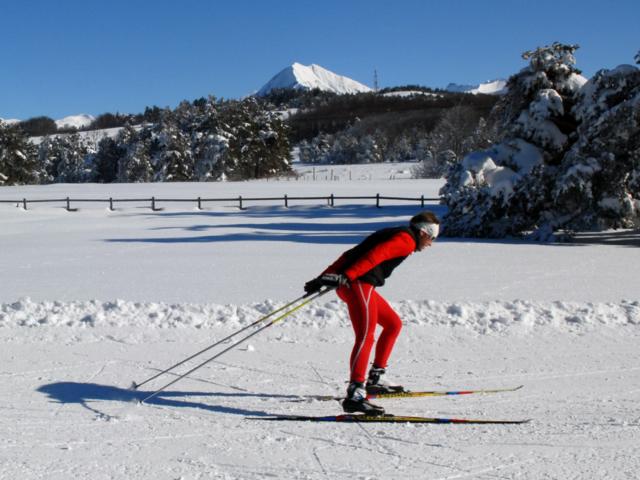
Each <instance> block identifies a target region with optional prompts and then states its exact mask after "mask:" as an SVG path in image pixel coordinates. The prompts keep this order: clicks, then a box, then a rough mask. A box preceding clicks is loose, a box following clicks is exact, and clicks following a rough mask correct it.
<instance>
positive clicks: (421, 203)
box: [420, 193, 424, 208]
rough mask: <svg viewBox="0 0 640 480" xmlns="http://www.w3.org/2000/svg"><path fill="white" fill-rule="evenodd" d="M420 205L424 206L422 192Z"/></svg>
mask: <svg viewBox="0 0 640 480" xmlns="http://www.w3.org/2000/svg"><path fill="white" fill-rule="evenodd" d="M420 206H421V207H422V208H424V193H423V194H422V196H421V197H420Z"/></svg>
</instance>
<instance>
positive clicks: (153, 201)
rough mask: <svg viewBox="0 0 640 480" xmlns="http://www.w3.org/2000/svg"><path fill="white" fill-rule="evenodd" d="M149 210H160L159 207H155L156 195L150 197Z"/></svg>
mask: <svg viewBox="0 0 640 480" xmlns="http://www.w3.org/2000/svg"><path fill="white" fill-rule="evenodd" d="M151 210H153V211H154V212H159V211H160V210H162V209H161V208H157V207H156V197H151Z"/></svg>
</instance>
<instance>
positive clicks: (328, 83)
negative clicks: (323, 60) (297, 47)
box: [258, 63, 371, 96]
mask: <svg viewBox="0 0 640 480" xmlns="http://www.w3.org/2000/svg"><path fill="white" fill-rule="evenodd" d="M280 88H290V89H295V90H313V89H315V88H318V89H320V90H323V91H328V92H335V93H338V94H347V93H360V92H370V91H371V88H369V87H367V86H366V85H364V84H362V83H360V82H356V81H355V80H352V79H350V78H348V77H344V76H341V75H338V74H336V73H333V72H331V71H330V70H327V69H325V68H323V67H321V66H320V65H315V64H312V65H302V64H300V63H294V64H293V65H291V66H289V67H287V68H285V69H284V70H282V71H281V72H280V73H278V74H277V75H276V76H274V77H273V78H272V79H271V80H269V81H268V82H267V83H266V84H265V85H264V86H263V87H262V88H261V89H260V90H259V91H258V96H264V95H267V94H268V93H269V92H270V91H271V90H274V89H280Z"/></svg>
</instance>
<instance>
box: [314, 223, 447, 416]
mask: <svg viewBox="0 0 640 480" xmlns="http://www.w3.org/2000/svg"><path fill="white" fill-rule="evenodd" d="M439 230H440V220H439V219H438V217H437V216H436V215H435V214H434V213H432V212H430V211H424V212H421V213H419V214H417V215H415V216H414V217H412V218H411V220H410V221H409V225H408V226H399V227H391V228H384V229H382V230H378V231H376V232H374V233H373V234H371V235H369V236H368V237H367V238H365V239H364V240H363V241H362V242H361V243H359V244H358V245H356V246H355V247H353V248H351V249H349V250H347V251H346V252H344V253H343V254H342V255H341V256H340V257H339V258H338V259H337V260H336V261H335V262H333V263H332V264H331V265H330V266H329V267H328V268H327V269H325V270H324V271H323V272H322V273H321V274H320V275H319V276H318V277H316V278H314V279H313V280H310V281H308V282H307V283H306V284H305V286H304V289H305V292H306V293H307V294H309V295H310V294H312V293H315V292H318V291H319V290H320V289H321V288H322V287H335V288H336V293H337V295H338V297H339V298H340V299H341V300H342V301H344V302H345V303H346V304H347V308H348V310H349V318H350V319H351V323H352V325H353V330H354V332H355V342H354V345H353V349H352V351H351V356H350V378H349V386H348V387H347V396H346V398H345V399H344V400H343V402H342V408H343V410H344V411H345V412H347V413H354V412H361V413H364V414H366V415H382V414H383V413H384V409H383V408H382V407H380V406H378V405H375V404H373V403H371V402H369V400H367V395H368V394H374V393H389V392H402V391H404V388H403V387H402V386H399V385H389V384H388V383H387V382H386V381H385V380H384V379H383V376H384V375H385V373H386V368H387V361H388V359H389V357H390V355H391V351H392V350H393V346H394V343H395V341H396V338H397V337H398V334H399V333H400V329H401V328H402V321H401V320H400V317H399V315H398V314H397V313H396V312H395V311H394V310H393V309H392V308H391V306H390V305H389V304H388V303H387V301H386V300H385V299H384V298H383V297H382V296H381V295H380V294H379V293H378V292H377V291H376V287H381V286H382V285H384V283H385V280H386V279H387V278H388V277H389V276H390V275H391V273H392V272H393V270H394V269H395V268H396V267H397V266H398V265H400V263H402V262H403V261H404V260H405V259H406V258H407V257H408V256H409V255H411V254H412V253H413V252H420V251H422V250H424V249H425V248H427V247H430V246H431V244H432V242H433V241H434V240H435V239H436V238H437V237H438V233H439ZM376 325H380V326H381V327H382V332H381V333H380V336H379V338H378V342H377V343H376V347H375V354H374V360H373V365H372V367H371V369H370V370H369V375H368V376H367V377H365V374H366V370H367V366H368V364H369V357H370V354H371V350H372V349H373V344H374V333H375V328H376ZM365 378H366V384H365Z"/></svg>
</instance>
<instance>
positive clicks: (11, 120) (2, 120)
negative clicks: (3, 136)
mask: <svg viewBox="0 0 640 480" xmlns="http://www.w3.org/2000/svg"><path fill="white" fill-rule="evenodd" d="M20 122H21V120H18V119H17V118H1V117H0V123H6V124H7V125H12V124H14V123H20Z"/></svg>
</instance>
